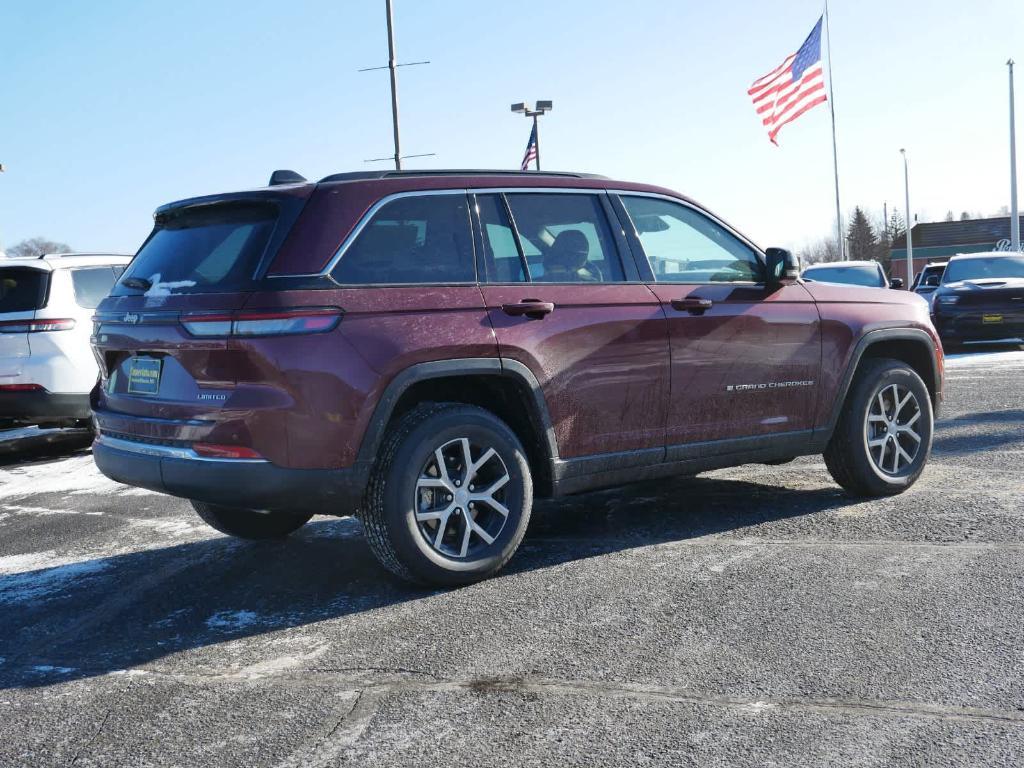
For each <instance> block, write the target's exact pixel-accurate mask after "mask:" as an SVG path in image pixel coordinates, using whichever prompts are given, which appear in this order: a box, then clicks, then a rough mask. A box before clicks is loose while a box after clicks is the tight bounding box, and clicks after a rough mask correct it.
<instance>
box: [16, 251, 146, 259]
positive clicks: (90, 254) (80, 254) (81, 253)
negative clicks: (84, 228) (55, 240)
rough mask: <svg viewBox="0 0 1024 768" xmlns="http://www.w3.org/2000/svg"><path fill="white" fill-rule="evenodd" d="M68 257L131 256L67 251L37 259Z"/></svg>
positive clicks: (103, 252)
mask: <svg viewBox="0 0 1024 768" xmlns="http://www.w3.org/2000/svg"><path fill="white" fill-rule="evenodd" d="M68 256H131V254H130V253H111V252H110V251H68V252H67V253H44V254H41V255H40V256H36V257H35V258H37V259H63V258H66V257H68Z"/></svg>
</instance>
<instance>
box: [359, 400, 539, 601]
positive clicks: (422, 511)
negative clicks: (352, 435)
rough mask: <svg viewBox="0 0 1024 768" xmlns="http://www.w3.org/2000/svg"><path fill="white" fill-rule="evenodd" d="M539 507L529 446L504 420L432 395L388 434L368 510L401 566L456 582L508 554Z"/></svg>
mask: <svg viewBox="0 0 1024 768" xmlns="http://www.w3.org/2000/svg"><path fill="white" fill-rule="evenodd" d="M532 506H533V483H532V480H531V477H530V468H529V465H528V463H527V460H526V453H525V451H524V450H523V447H522V445H521V444H520V442H519V438H518V437H516V434H515V433H514V432H513V431H512V430H511V429H510V428H509V427H508V425H507V424H505V422H503V421H502V420H501V419H499V418H497V417H496V416H495V415H494V414H492V413H490V412H489V411H486V410H484V409H483V408H477V407H475V406H469V405H459V404H455V403H426V404H423V405H419V406H417V407H416V408H414V409H413V410H411V411H410V412H409V413H407V414H405V415H404V416H402V417H401V419H400V420H399V421H398V422H397V423H396V424H395V426H394V427H393V428H392V429H391V430H390V431H389V433H388V435H387V437H386V438H385V440H384V445H383V446H382V447H381V451H380V454H379V459H378V461H377V464H376V466H375V468H374V471H373V473H372V475H371V478H370V482H369V485H368V487H367V491H366V496H365V498H364V501H363V505H362V514H361V519H362V522H363V526H364V528H365V530H366V537H367V541H368V542H369V544H370V548H371V549H372V550H373V553H374V554H375V555H376V556H377V559H378V560H380V562H381V563H382V564H383V565H384V566H385V567H386V568H387V569H388V570H390V571H391V572H392V573H394V574H396V575H397V576H400V577H402V578H404V579H407V580H410V581H414V582H419V583H424V584H437V585H442V586H455V585H460V584H469V583H472V582H474V581H479V580H480V579H484V578H487V577H488V576H491V575H493V574H495V573H497V572H498V571H499V570H500V569H501V568H502V566H504V565H505V563H507V562H508V560H509V558H511V557H512V555H513V553H515V551H516V549H517V548H518V547H519V543H520V542H521V541H522V539H523V534H524V533H525V532H526V526H527V524H528V523H529V521H530V510H531V508H532Z"/></svg>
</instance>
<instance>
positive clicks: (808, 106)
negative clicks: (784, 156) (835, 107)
mask: <svg viewBox="0 0 1024 768" xmlns="http://www.w3.org/2000/svg"><path fill="white" fill-rule="evenodd" d="M826 101H828V98H827V97H826V96H825V94H824V93H823V94H821V96H819V97H818V98H816V99H815V100H814V101H811V102H808V103H807V104H804V106H803V107H801V108H800V109H798V110H797V111H796V112H794V113H793V114H792V115H790V116H789V117H787V118H786V119H785V120H783V121H782V122H781V123H779V124H778V125H776V126H775V127H774V128H772V130H771V131H770V132H769V133H768V138H769V139H771V142H772V144H778V142H777V141H775V137H776V136H778V135H779V131H780V130H781V129H782V126H784V125H785V124H786V123H791V122H793V121H794V120H796V119H797V118H798V117H800V115H802V114H803V113H804V112H806V111H807V110H809V109H812V108H814V107H816V106H818V105H819V104H822V103H824V102H826Z"/></svg>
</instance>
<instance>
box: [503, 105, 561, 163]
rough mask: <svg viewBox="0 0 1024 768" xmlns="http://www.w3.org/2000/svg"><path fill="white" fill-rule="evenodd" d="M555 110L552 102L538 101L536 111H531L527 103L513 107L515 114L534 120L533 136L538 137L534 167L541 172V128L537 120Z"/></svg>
mask: <svg viewBox="0 0 1024 768" xmlns="http://www.w3.org/2000/svg"><path fill="white" fill-rule="evenodd" d="M553 108H554V102H553V101H551V100H545V101H538V102H537V108H536V109H531V108H530V105H529V104H528V103H527V102H525V101H520V102H517V103H515V104H513V105H512V111H513V112H519V113H520V114H522V115H525V116H526V117H532V118H533V135H534V136H536V137H537V142H536V145H535V146H536V152H535V154H536V157H535V158H534V161H535V165H534V167H535V168H536V169H537V170H538V171H539V170H540V126H539V125H538V123H537V118H538V117H540V116H541V115H544V114H546V113H548V112H550V111H551V110H552V109H553Z"/></svg>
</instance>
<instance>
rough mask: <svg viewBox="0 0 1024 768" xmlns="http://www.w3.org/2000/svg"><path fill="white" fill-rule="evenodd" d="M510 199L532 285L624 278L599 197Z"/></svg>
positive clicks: (549, 195) (548, 195)
mask: <svg viewBox="0 0 1024 768" xmlns="http://www.w3.org/2000/svg"><path fill="white" fill-rule="evenodd" d="M507 199H508V203H509V208H511V209H512V218H513V219H515V225H516V230H517V231H518V232H519V237H520V242H521V244H522V250H523V255H524V256H525V257H526V262H527V265H528V267H529V270H530V279H531V280H532V281H533V282H535V283H614V282H623V281H624V280H625V276H624V275H623V273H622V264H621V262H620V261H619V254H618V252H617V250H616V248H615V241H614V240H613V239H612V234H611V231H610V230H609V228H608V221H607V220H606V219H605V215H604V210H603V209H602V207H601V202H600V200H599V199H598V198H597V196H596V195H586V194H556V193H514V194H509V195H508V196H507Z"/></svg>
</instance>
